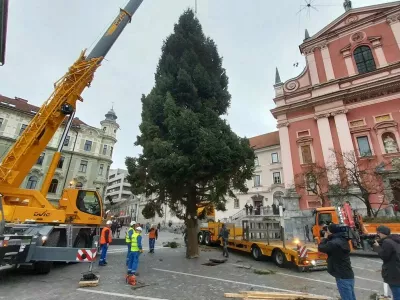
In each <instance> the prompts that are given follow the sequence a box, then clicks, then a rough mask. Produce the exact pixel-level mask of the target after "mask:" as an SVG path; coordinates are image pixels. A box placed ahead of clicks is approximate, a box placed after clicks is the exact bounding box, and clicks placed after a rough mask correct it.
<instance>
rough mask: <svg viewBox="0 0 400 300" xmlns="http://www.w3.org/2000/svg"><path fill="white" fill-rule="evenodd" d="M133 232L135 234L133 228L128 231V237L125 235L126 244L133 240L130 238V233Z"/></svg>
mask: <svg viewBox="0 0 400 300" xmlns="http://www.w3.org/2000/svg"><path fill="white" fill-rule="evenodd" d="M131 231H132V232H133V228H132V227H131V228H129V229H128V231H127V232H126V235H125V242H126V243H127V244H129V243H130V242H131V238H130V237H129V232H131Z"/></svg>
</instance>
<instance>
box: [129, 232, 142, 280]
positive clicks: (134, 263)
mask: <svg viewBox="0 0 400 300" xmlns="http://www.w3.org/2000/svg"><path fill="white" fill-rule="evenodd" d="M141 233H142V227H136V229H135V232H134V233H133V234H132V237H131V255H130V258H129V265H128V276H129V275H136V271H137V268H138V265H139V255H140V253H143V248H142V236H141V235H140V234H141Z"/></svg>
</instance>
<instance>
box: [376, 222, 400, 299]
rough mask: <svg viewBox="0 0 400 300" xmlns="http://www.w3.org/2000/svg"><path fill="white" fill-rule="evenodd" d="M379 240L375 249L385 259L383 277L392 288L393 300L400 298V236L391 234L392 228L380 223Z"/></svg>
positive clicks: (378, 229)
mask: <svg viewBox="0 0 400 300" xmlns="http://www.w3.org/2000/svg"><path fill="white" fill-rule="evenodd" d="M376 231H377V234H378V236H379V241H378V240H375V243H374V244H373V248H374V251H375V252H377V253H378V255H379V257H380V258H381V259H382V260H383V265H382V278H383V281H384V282H385V283H387V284H388V285H389V287H390V289H391V290H392V295H393V300H400V236H398V235H392V234H390V228H389V227H386V226H383V225H380V226H378V228H377V229H376Z"/></svg>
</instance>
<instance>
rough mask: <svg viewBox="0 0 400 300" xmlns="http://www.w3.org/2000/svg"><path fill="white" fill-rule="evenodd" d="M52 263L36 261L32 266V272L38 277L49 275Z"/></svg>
mask: <svg viewBox="0 0 400 300" xmlns="http://www.w3.org/2000/svg"><path fill="white" fill-rule="evenodd" d="M52 267H53V263H52V262H51V261H37V262H35V263H34V265H33V271H34V272H35V273H36V274H38V275H46V274H49V273H50V271H51V268H52Z"/></svg>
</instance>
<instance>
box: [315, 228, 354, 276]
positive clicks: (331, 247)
mask: <svg viewBox="0 0 400 300" xmlns="http://www.w3.org/2000/svg"><path fill="white" fill-rule="evenodd" d="M318 251H319V252H323V253H326V254H328V273H329V274H331V275H332V276H333V277H335V278H339V279H354V273H353V269H352V268H351V262H350V246H349V243H348V241H347V239H345V238H344V234H343V233H334V234H331V235H330V236H329V237H328V239H322V240H321V243H320V244H319V245H318Z"/></svg>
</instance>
